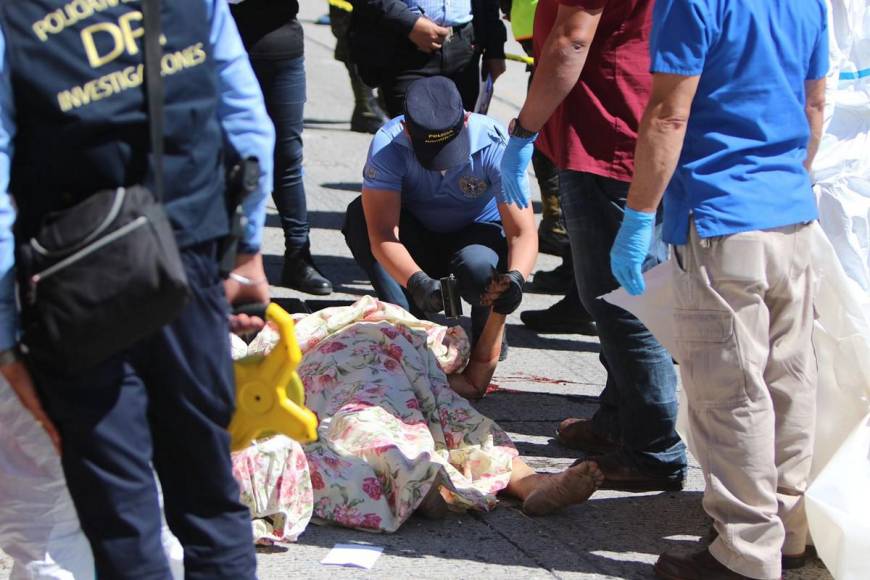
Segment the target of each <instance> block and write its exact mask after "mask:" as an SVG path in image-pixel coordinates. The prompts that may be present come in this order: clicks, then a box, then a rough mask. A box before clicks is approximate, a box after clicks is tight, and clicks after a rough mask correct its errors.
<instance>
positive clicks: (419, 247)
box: [342, 197, 507, 342]
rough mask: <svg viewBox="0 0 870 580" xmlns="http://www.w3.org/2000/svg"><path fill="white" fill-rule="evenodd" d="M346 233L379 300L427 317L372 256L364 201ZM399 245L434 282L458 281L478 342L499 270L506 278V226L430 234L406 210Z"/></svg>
mask: <svg viewBox="0 0 870 580" xmlns="http://www.w3.org/2000/svg"><path fill="white" fill-rule="evenodd" d="M342 233H344V239H345V241H346V242H347V247H348V248H350V252H351V254H353V257H354V259H355V260H356V263H357V264H359V265H360V267H361V268H362V269H363V270H365V272H366V274H368V276H369V280H371V282H372V286H373V287H374V289H375V293H376V294H377V296H378V298H379V299H381V300H383V301H384V302H390V303H392V304H396V305H398V306H401V307H402V308H404V309H405V310H408V311H409V312H411V313H413V314H414V315H415V316H417V317H418V318H419V317H422V316H423V313H422V312H420V311H419V309H418V308H417V307H416V305H414V303H413V301H412V300H411V299H410V297H409V296H408V295H407V293H406V291H405V289H404V288H402V287H401V286H400V285H399V283H398V282H396V281H395V280H394V279H393V277H392V276H390V274H389V273H388V272H387V271H386V270H385V269H384V267H383V266H381V265H380V264H379V263H378V262H377V260H375V257H374V255H373V254H372V248H371V244H370V243H369V234H368V228H367V227H366V218H365V214H364V213H363V208H362V197H358V198H356V199H355V200H354V201H352V202H351V203H350V205H348V206H347V214H346V215H345V222H344V227H343V228H342ZM399 241H401V242H402V245H404V246H405V248H406V249H407V250H408V253H410V254H411V257H412V258H414V261H415V262H417V264H418V265H419V266H420V268H421V269H422V270H423V271H424V272H426V274H428V275H429V276H431V277H432V278H443V277H445V276H448V275H450V274H453V275H454V276H456V285H457V289H458V290H459V295H460V296H461V297H462V299H463V300H465V301H466V302H467V303H468V304H470V305H471V339H472V342H476V340H477V337H478V336H480V333H481V332H482V331H483V327H484V325H485V324H486V319H487V318H488V317H489V311H490V307H489V306H481V304H480V297H481V295H482V294H483V292H484V290H485V289H486V286H487V285H488V284H489V281H490V279H491V278H492V272H493V269H495V268H497V269H498V270H499V271H500V272H503V271H505V269H506V267H507V240H506V239H505V237H504V230H503V229H502V226H501V224H500V223H497V222H487V223H474V224H470V225H468V226H466V227H464V228H462V229H461V230H459V231H458V232H454V233H452V234H450V235H444V234H439V233H434V232H430V231H428V230H426V229H425V228H424V227H423V225H422V224H421V223H420V222H419V221H418V220H417V219H416V218H415V217H414V216H412V215H411V214H410V213H409V212H407V211H404V210H403V211H402V213H401V218H400V220H399Z"/></svg>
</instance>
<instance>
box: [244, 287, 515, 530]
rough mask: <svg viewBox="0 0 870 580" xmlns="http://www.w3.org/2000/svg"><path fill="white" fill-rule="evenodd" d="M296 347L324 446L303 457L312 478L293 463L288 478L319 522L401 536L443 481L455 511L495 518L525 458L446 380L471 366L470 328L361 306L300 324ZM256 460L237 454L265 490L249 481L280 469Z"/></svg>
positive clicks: (373, 304) (258, 344) (262, 340)
mask: <svg viewBox="0 0 870 580" xmlns="http://www.w3.org/2000/svg"><path fill="white" fill-rule="evenodd" d="M296 335H297V338H298V340H299V344H300V346H301V347H302V351H303V358H302V363H301V364H300V367H299V369H298V372H299V375H300V377H301V378H302V381H303V384H304V385H305V393H306V406H308V408H309V409H311V410H312V411H313V412H314V413H315V414H317V416H318V418H319V420H320V427H319V429H318V433H319V436H320V439H319V440H318V441H317V442H315V443H311V444H308V445H305V446H303V447H302V449H303V450H304V453H305V457H306V458H307V470H305V469H302V470H299V469H298V466H297V465H296V463H294V462H293V460H292V459H291V458H290V457H289V456H288V457H287V458H286V459H285V466H284V477H285V478H291V477H295V478H296V480H297V481H298V480H299V479H304V478H305V477H307V478H308V481H309V482H310V489H311V493H312V501H313V505H312V506H311V507H312V511H313V517H314V518H315V521H318V520H320V521H323V522H329V523H333V524H338V525H342V526H346V527H351V528H356V529H361V530H369V531H381V532H393V531H395V530H397V529H398V528H399V526H401V524H402V523H403V522H404V521H405V520H406V519H408V517H410V515H411V514H412V513H413V512H414V510H415V509H416V508H417V506H418V505H419V504H420V502H421V501H422V500H423V498H424V497H425V496H426V494H427V493H429V491H430V488H431V487H432V485H433V483H434V482H435V481H436V479H438V481H439V482H440V489H439V491H440V493H441V495H442V496H443V497H444V499H445V500H446V501H447V502H448V504H449V505H450V506H451V508H452V509H455V510H464V509H478V510H489V509H491V508H493V507H494V506H495V504H496V494H497V493H498V492H499V491H500V490H502V489H504V488H505V487H506V486H507V483H508V481H509V479H510V472H511V463H512V461H513V458H514V457H516V456H517V451H516V448H515V447H514V446H513V444H512V443H511V442H510V439H509V438H508V436H507V434H506V433H505V432H504V431H502V430H501V429H500V428H499V427H498V426H497V425H496V424H495V423H494V422H493V421H492V420H490V419H488V418H487V417H484V416H483V415H481V414H480V413H478V412H477V411H476V410H475V409H474V408H473V407H472V406H471V405H470V404H469V403H468V401H466V400H465V399H463V398H462V397H460V396H458V395H457V394H456V393H454V392H453V391H452V390H451V389H450V386H449V385H448V383H447V376H446V373H454V372H460V371H461V370H462V369H463V368H464V366H465V365H466V364H467V362H468V357H469V351H470V348H469V343H468V338H467V336H466V335H465V332H464V331H463V330H462V329H461V328H459V327H451V328H447V327H444V326H440V325H437V324H435V323H432V322H428V321H421V320H417V319H416V318H414V317H413V316H412V315H411V314H409V313H408V312H406V311H404V310H402V309H401V308H399V307H397V306H394V305H391V304H387V303H382V302H379V301H378V300H376V299H374V298H370V297H363V298H362V299H360V300H359V301H357V302H356V303H355V304H353V305H352V306H347V307H340V308H329V309H326V310H323V311H320V312H317V313H315V314H311V315H308V316H306V317H304V318H302V319H300V320H299V321H298V322H297V325H296ZM275 340H276V337H275V336H274V332H272V331H269V330H267V331H264V332H263V333H261V334H260V336H259V337H258V338H257V340H255V342H254V343H252V344H251V345H250V347H249V352H250V351H251V350H254V351H257V350H259V351H260V352H266V351H268V349H269V348H270V347H271V345H273V344H274V342H275ZM252 449H253V447H252ZM249 453H254V454H255V455H262V451H257V452H251V451H250V450H246V451H244V452H242V453H241V454H236V456H235V457H234V466H236V467H237V472H238V474H237V478H238V477H243V478H245V481H252V482H253V481H259V479H258V478H257V477H252V476H251V475H250V473H248V472H249V471H250V469H252V468H253V469H258V468H262V465H264V464H270V465H272V464H273V463H271V462H273V461H274V460H275V459H276V458H275V457H271V456H270V457H269V459H268V460H266V459H262V458H261V459H259V460H253V459H251V457H250V456H248V457H246V458H245V459H244V462H245V466H244V467H239V465H240V462H242V461H243V459H242V458H243V457H244V455H243V454H249ZM258 465H259V466H260V467H257V466H258ZM291 471H293V472H295V475H294V476H291V475H290V472H291ZM439 475H440V477H439ZM274 487H275V486H274V485H273V486H272V488H270V489H269V490H262V489H261V490H257V489H254V486H253V485H252V486H249V488H248V491H247V493H245V492H244V491H243V495H242V498H243V501H245V502H246V503H248V502H250V501H251V500H250V498H253V497H266V496H270V497H271V496H274V495H275V492H274ZM302 487H304V484H303V485H302ZM244 488H245V486H244V485H243V489H244ZM278 496H279V499H278V502H279V503H280V494H278ZM287 500H288V501H291V502H305V501H306V496H305V493H300V494H294V493H288V494H287ZM248 505H250V503H248ZM273 507H275V506H273ZM277 507H280V509H281V510H282V511H284V512H287V513H295V514H299V517H301V518H302V519H304V514H305V513H307V512H306V509H305V508H304V507H298V506H296V507H289V506H277ZM252 511H253V510H252ZM266 511H268V510H266ZM260 513H262V510H261V512H260ZM285 525H290V523H289V521H288V523H287V524H285ZM291 527H292V528H293V529H295V527H293V526H292V525H291ZM285 533H286V532H285Z"/></svg>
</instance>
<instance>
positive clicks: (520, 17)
mask: <svg viewBox="0 0 870 580" xmlns="http://www.w3.org/2000/svg"><path fill="white" fill-rule="evenodd" d="M537 7H538V0H511V30H512V31H513V33H514V38H516V39H517V40H529V39H531V38H532V31H533V29H534V27H535V9H536V8H537Z"/></svg>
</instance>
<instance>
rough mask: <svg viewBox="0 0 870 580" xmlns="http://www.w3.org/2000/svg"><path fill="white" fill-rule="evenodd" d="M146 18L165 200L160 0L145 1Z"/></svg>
mask: <svg viewBox="0 0 870 580" xmlns="http://www.w3.org/2000/svg"><path fill="white" fill-rule="evenodd" d="M142 13H143V16H144V18H145V91H146V92H145V99H146V101H147V102H148V129H149V133H150V135H151V154H152V155H153V157H154V195H155V196H156V197H157V201H161V202H162V201H163V77H162V76H161V64H160V61H161V59H162V57H163V54H162V50H161V48H160V0H142Z"/></svg>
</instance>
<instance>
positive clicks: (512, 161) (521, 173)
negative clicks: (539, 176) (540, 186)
mask: <svg viewBox="0 0 870 580" xmlns="http://www.w3.org/2000/svg"><path fill="white" fill-rule="evenodd" d="M537 137H538V135H537V133H535V135H533V136H532V137H528V138H526V139H523V138H521V137H514V136H511V138H510V140H509V141H508V144H507V147H506V148H505V150H504V155H503V156H502V158H501V189H502V197H503V199H500V200H499V201H503V202H504V203H507V204H511V203H515V204H517V207H519V208H523V209H525V208H527V207H529V200H530V199H531V197H532V194H531V193H529V174H528V169H529V163H530V162H531V160H532V152H533V151H534V150H535V145H534V143H535V139H536V138H537Z"/></svg>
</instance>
